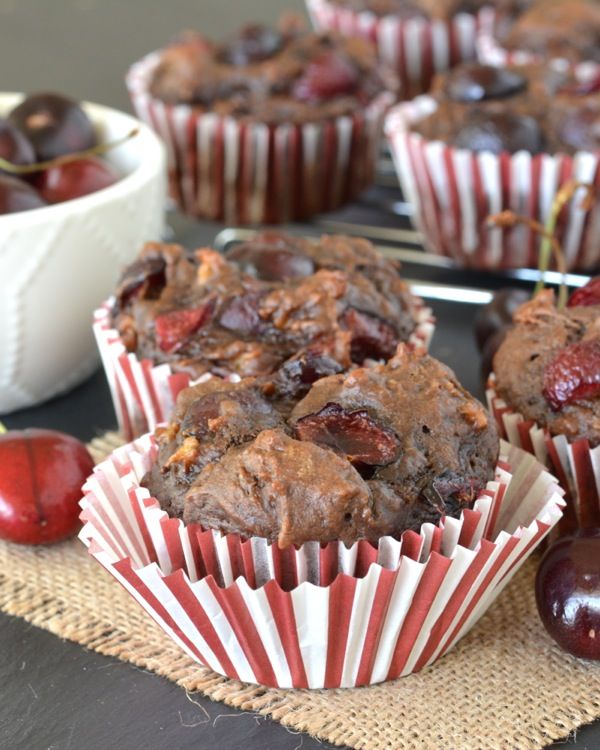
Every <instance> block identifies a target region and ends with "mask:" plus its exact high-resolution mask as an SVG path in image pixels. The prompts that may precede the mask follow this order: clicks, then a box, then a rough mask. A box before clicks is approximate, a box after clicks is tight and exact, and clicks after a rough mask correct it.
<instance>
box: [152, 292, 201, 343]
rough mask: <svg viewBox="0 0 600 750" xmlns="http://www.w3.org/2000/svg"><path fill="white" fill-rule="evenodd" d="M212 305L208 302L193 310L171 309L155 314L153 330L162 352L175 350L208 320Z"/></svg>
mask: <svg viewBox="0 0 600 750" xmlns="http://www.w3.org/2000/svg"><path fill="white" fill-rule="evenodd" d="M212 307H213V306H212V304H210V303H209V304H206V305H200V307H195V308H194V309H193V310H173V311H171V312H167V313H162V314H161V315H157V316H156V319H155V321H154V330H155V332H156V340H157V342H158V345H159V346H160V348H161V349H162V350H163V352H175V351H177V349H180V348H181V347H182V346H183V345H184V344H185V343H186V341H187V340H188V339H189V338H190V336H192V334H194V333H196V331H197V330H198V329H199V328H201V327H202V326H203V325H204V324H205V323H207V322H208V320H209V318H210V316H211V314H212Z"/></svg>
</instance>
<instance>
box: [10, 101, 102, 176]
mask: <svg viewBox="0 0 600 750" xmlns="http://www.w3.org/2000/svg"><path fill="white" fill-rule="evenodd" d="M8 119H9V120H10V121H11V122H12V124H13V125H15V126H16V127H17V128H19V130H21V131H22V132H23V133H24V134H25V135H26V136H27V138H28V139H29V140H30V141H31V143H32V144H33V147H34V149H35V153H36V156H37V160H38V161H48V160H49V159H55V158H56V157H57V156H63V154H72V153H74V152H76V151H84V150H85V149H88V148H91V147H92V146H95V145H96V142H97V139H96V133H95V131H94V127H93V125H92V123H91V121H90V118H89V117H88V116H87V115H86V113H85V112H84V111H83V109H82V108H81V107H80V106H79V103H78V102H76V101H74V100H73V99H69V97H67V96H63V95H62V94H54V93H45V92H44V93H40V94H32V95H31V96H28V97H27V98H26V99H24V100H23V101H22V102H21V104H19V105H18V106H17V107H15V108H14V109H13V110H12V112H11V113H10V114H9V115H8Z"/></svg>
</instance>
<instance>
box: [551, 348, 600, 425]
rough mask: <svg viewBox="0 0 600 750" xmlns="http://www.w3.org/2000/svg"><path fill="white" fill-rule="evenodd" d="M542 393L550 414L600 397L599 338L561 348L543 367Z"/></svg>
mask: <svg viewBox="0 0 600 750" xmlns="http://www.w3.org/2000/svg"><path fill="white" fill-rule="evenodd" d="M543 394H544V398H545V399H546V401H547V402H548V403H549V404H550V408H551V409H552V411H560V410H561V409H562V408H563V406H565V405H566V404H570V403H573V402H577V401H583V400H585V399H588V398H596V397H598V396H600V337H598V338H592V339H584V340H583V341H577V342H576V343H575V344H570V345H569V346H565V347H564V349H561V350H560V351H559V352H558V354H556V356H555V357H554V359H552V360H551V361H550V362H549V363H548V364H547V365H546V369H545V370H544V389H543Z"/></svg>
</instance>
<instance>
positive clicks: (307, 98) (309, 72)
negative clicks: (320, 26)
mask: <svg viewBox="0 0 600 750" xmlns="http://www.w3.org/2000/svg"><path fill="white" fill-rule="evenodd" d="M358 81H359V76H358V70H357V69H356V68H355V67H354V65H352V63H351V62H350V61H349V60H348V59H346V58H345V57H343V56H342V55H340V54H338V53H336V52H333V51H328V52H323V53H321V54H320V55H318V56H317V57H315V58H314V59H313V60H311V62H309V64H308V66H307V68H306V71H305V73H304V75H302V76H301V77H300V78H299V79H298V80H297V81H296V83H295V85H294V92H293V93H294V96H295V97H296V99H300V100H301V101H304V102H315V101H316V102H320V101H323V100H324V99H327V98H328V97H330V96H340V95H342V94H350V93H351V92H352V91H354V89H355V88H356V86H357V84H358Z"/></svg>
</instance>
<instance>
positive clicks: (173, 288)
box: [113, 232, 421, 396]
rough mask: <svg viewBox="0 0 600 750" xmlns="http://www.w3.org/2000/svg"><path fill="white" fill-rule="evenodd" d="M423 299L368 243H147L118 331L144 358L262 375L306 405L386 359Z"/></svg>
mask: <svg viewBox="0 0 600 750" xmlns="http://www.w3.org/2000/svg"><path fill="white" fill-rule="evenodd" d="M420 305H421V303H420V300H417V298H415V297H413V296H412V295H411V293H410V291H409V288H408V286H407V285H406V283H405V282H404V281H402V279H401V278H400V275H399V269H398V265H397V264H396V263H394V262H393V261H391V260H388V259H386V258H384V257H383V256H382V255H381V254H380V253H378V252H377V250H376V249H375V248H374V247H373V245H371V244H370V243H369V242H367V241H365V240H362V239H354V238H349V237H341V236H324V237H322V238H321V239H320V240H315V241H309V240H304V239H300V238H294V237H291V236H288V235H284V234H280V233H274V232H267V233H263V234H259V235H257V237H256V239H254V240H252V241H251V242H248V243H244V244H242V245H239V246H237V247H234V248H233V249H232V250H231V251H230V252H229V253H228V254H227V255H225V256H223V255H221V254H219V253H217V252H216V251H214V250H210V249H206V248H205V249H202V250H198V251H196V252H195V253H194V254H193V255H187V254H186V253H185V252H184V250H183V249H182V248H181V247H179V246H176V245H158V244H150V245H148V246H146V247H145V248H144V249H143V250H142V252H141V254H140V256H139V258H138V260H137V261H135V262H134V263H133V264H132V265H131V266H129V268H127V269H126V270H125V272H124V274H123V276H122V278H121V281H120V283H119V286H118V289H117V294H116V301H115V306H114V309H113V323H114V325H115V327H116V328H117V330H118V331H119V333H120V334H121V336H122V338H123V341H124V343H125V345H126V347H127V349H128V350H129V351H131V352H136V353H137V355H138V357H139V358H140V359H142V358H148V359H150V360H151V361H152V362H153V363H155V364H158V363H163V362H168V363H169V364H170V366H171V368H172V369H173V370H175V371H180V372H186V373H188V374H189V375H190V376H191V377H192V378H198V377H199V376H201V375H203V374H204V373H207V372H210V373H212V374H217V375H221V376H228V375H239V376H240V377H247V376H257V377H261V378H263V379H265V378H266V379H268V380H270V381H271V382H270V385H271V388H272V389H273V390H274V391H276V392H277V393H278V394H280V395H287V396H297V395H298V394H301V393H303V392H305V391H306V390H307V389H308V387H309V385H310V383H312V382H313V381H314V380H316V379H318V378H319V377H322V376H325V375H331V374H334V373H337V372H341V371H343V370H346V369H348V368H349V367H351V366H352V365H353V364H362V363H363V362H364V361H365V360H367V359H374V360H386V359H388V358H389V357H391V356H392V355H393V354H394V351H395V349H396V346H397V344H398V343H400V342H403V341H407V340H408V339H409V337H410V335H411V334H412V332H413V331H414V330H415V327H416V325H417V312H418V310H419V309H420Z"/></svg>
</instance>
